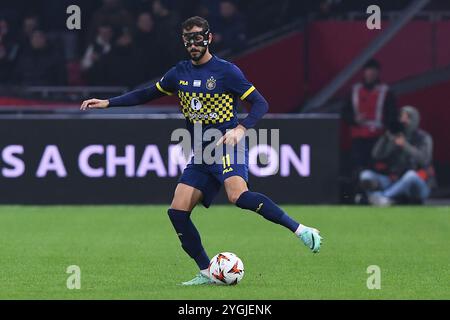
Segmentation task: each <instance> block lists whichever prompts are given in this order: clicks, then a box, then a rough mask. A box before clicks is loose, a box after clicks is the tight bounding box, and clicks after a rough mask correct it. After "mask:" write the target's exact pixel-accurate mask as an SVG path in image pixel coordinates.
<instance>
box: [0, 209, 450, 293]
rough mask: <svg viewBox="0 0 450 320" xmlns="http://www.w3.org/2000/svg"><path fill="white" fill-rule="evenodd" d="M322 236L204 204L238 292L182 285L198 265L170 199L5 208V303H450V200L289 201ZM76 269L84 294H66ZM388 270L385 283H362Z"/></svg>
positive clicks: (1, 245)
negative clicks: (314, 241) (238, 276)
mask: <svg viewBox="0 0 450 320" xmlns="http://www.w3.org/2000/svg"><path fill="white" fill-rule="evenodd" d="M284 209H285V210H286V211H287V212H289V213H291V215H292V216H294V217H296V218H297V219H298V220H300V221H301V222H303V223H304V224H306V225H311V226H314V227H317V228H319V229H320V230H321V234H322V235H323V236H324V237H325V242H324V244H323V247H322V250H321V252H320V253H319V254H317V255H314V254H312V253H311V252H309V250H308V249H307V248H306V247H305V246H303V244H300V242H299V241H298V239H297V238H296V237H294V236H293V235H292V234H291V233H290V232H288V231H287V230H285V229H284V228H283V227H281V226H278V225H274V224H272V223H270V222H268V221H265V220H264V219H263V218H261V217H259V216H258V215H257V214H255V213H252V212H250V211H245V212H244V211H242V210H240V209H238V208H235V207H233V206H213V207H212V208H210V209H204V208H200V207H199V208H197V209H196V210H195V211H194V214H193V220H194V222H195V223H196V225H197V227H198V228H199V230H200V232H201V234H202V237H203V243H204V245H205V248H206V249H207V251H208V252H209V254H210V256H213V255H214V254H216V253H218V252H220V251H231V252H234V253H236V254H237V255H238V256H239V257H240V258H241V259H242V260H243V262H244V265H245V271H246V273H245V276H244V279H243V280H242V282H241V283H240V284H239V285H237V286H233V287H224V286H203V287H181V286H179V285H177V284H178V283H180V282H181V281H185V280H189V279H190V278H191V277H192V276H193V275H194V274H195V273H196V272H197V270H196V267H195V264H194V263H193V261H191V260H190V259H189V258H188V257H187V256H186V255H185V253H184V252H183V251H182V249H181V247H180V245H179V243H178V238H177V236H176V235H175V232H174V231H173V229H172V226H171V224H170V222H169V219H168V217H167V214H166V206H43V207H37V206H36V207H35V206H25V207H23V206H2V207H0V299H450V286H449V285H450V207H393V208H383V209H381V208H370V207H345V206H340V207H339V206H284ZM69 265H77V266H79V267H80V268H81V289H79V290H76V289H75V290H69V289H67V287H66V280H67V278H68V277H69V276H70V275H69V274H67V273H66V268H67V267H68V266H69ZM369 265H377V266H379V267H380V269H381V289H380V290H369V289H368V288H367V286H366V281H367V278H368V277H369V276H370V275H369V274H367V267H368V266H369Z"/></svg>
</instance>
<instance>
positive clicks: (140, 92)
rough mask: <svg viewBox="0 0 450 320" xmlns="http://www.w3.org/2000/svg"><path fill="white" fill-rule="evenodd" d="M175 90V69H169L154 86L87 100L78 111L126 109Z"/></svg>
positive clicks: (170, 93)
mask: <svg viewBox="0 0 450 320" xmlns="http://www.w3.org/2000/svg"><path fill="white" fill-rule="evenodd" d="M175 90H176V77H175V67H173V68H172V69H170V70H169V71H168V72H167V73H166V74H165V75H164V77H162V78H161V80H159V81H158V82H157V83H156V84H154V85H152V86H150V87H147V88H144V89H137V90H134V91H131V92H128V93H125V94H123V95H121V96H118V97H114V98H111V99H107V100H102V99H89V100H85V101H83V103H82V104H81V107H80V110H86V109H103V108H109V107H127V106H135V105H139V104H143V103H146V102H149V101H151V100H154V99H157V98H161V97H163V96H166V95H169V96H170V95H172V94H173V92H174V91H175Z"/></svg>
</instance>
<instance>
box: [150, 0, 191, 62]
mask: <svg viewBox="0 0 450 320" xmlns="http://www.w3.org/2000/svg"><path fill="white" fill-rule="evenodd" d="M167 2H168V1H167V0H165V1H162V0H154V1H153V3H152V13H153V18H154V20H155V29H156V32H157V33H158V34H159V35H160V36H161V37H162V38H163V39H164V45H163V46H161V48H160V50H161V54H163V55H164V56H165V59H164V60H163V61H161V62H162V67H163V69H168V68H169V67H170V66H172V65H173V64H174V63H176V61H177V60H179V59H180V58H182V57H184V54H185V52H186V50H184V47H183V45H182V41H181V27H180V23H181V22H180V17H179V16H178V15H177V13H175V12H173V11H170V10H169V9H168V5H167V4H166V3H167Z"/></svg>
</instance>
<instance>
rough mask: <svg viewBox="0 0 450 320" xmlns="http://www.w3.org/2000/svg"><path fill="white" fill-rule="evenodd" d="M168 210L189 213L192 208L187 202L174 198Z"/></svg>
mask: <svg viewBox="0 0 450 320" xmlns="http://www.w3.org/2000/svg"><path fill="white" fill-rule="evenodd" d="M170 208H171V209H174V210H178V211H191V210H192V208H193V206H192V204H191V203H190V202H189V201H185V200H183V199H178V198H174V199H173V200H172V203H171V204H170Z"/></svg>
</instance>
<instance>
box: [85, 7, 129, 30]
mask: <svg viewBox="0 0 450 320" xmlns="http://www.w3.org/2000/svg"><path fill="white" fill-rule="evenodd" d="M102 3H103V5H102V7H100V9H98V10H97V11H96V12H95V13H94V15H93V17H92V25H91V28H90V30H91V32H90V35H91V36H93V34H95V32H96V31H97V30H98V27H99V26H100V25H105V24H108V25H110V26H112V27H113V30H114V31H115V32H121V30H122V29H130V28H132V26H133V16H132V15H131V14H130V12H129V11H128V10H127V9H126V8H125V7H124V6H123V4H122V1H121V0H103V1H102Z"/></svg>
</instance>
